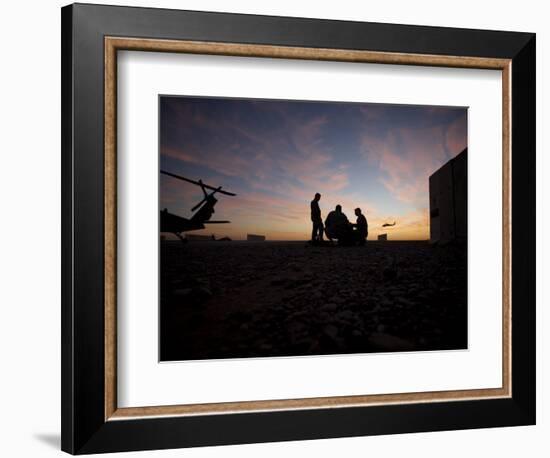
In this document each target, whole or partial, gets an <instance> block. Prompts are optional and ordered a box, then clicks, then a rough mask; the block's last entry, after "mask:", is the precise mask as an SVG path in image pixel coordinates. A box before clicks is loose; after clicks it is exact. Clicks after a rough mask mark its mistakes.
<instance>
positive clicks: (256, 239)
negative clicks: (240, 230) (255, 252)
mask: <svg viewBox="0 0 550 458" xmlns="http://www.w3.org/2000/svg"><path fill="white" fill-rule="evenodd" d="M246 240H248V241H249V242H264V241H265V235H256V234H247V236H246Z"/></svg>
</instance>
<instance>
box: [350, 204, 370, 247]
mask: <svg viewBox="0 0 550 458" xmlns="http://www.w3.org/2000/svg"><path fill="white" fill-rule="evenodd" d="M355 216H357V221H356V223H355V224H354V225H353V227H354V228H355V231H354V232H355V239H356V241H357V242H358V243H359V245H364V244H365V242H366V240H367V237H368V235H369V223H367V218H366V217H365V215H363V213H361V209H360V208H356V209H355Z"/></svg>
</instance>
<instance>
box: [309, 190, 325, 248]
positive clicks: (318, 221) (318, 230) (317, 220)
mask: <svg viewBox="0 0 550 458" xmlns="http://www.w3.org/2000/svg"><path fill="white" fill-rule="evenodd" d="M320 200H321V194H319V193H317V194H315V197H314V198H313V200H312V201H311V222H312V223H313V229H312V231H311V241H312V242H316V241H319V242H322V241H323V231H324V227H323V219H322V218H321V209H320V208H319V201H320Z"/></svg>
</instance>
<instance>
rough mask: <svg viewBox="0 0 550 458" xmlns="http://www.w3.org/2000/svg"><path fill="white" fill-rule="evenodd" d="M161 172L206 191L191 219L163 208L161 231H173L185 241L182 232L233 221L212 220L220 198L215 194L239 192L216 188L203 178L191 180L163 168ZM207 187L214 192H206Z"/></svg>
mask: <svg viewBox="0 0 550 458" xmlns="http://www.w3.org/2000/svg"><path fill="white" fill-rule="evenodd" d="M160 173H162V174H164V175H168V176H170V177H173V178H177V179H178V180H182V181H186V182H187V183H191V184H194V185H196V186H200V187H201V189H202V192H203V193H204V197H203V199H202V200H201V201H200V202H199V203H198V204H197V205H195V206H194V207H193V208H192V209H191V211H192V212H194V211H195V210H197V209H198V210H197V212H196V213H195V214H194V215H193V216H191V218H189V219H188V218H183V217H182V216H178V215H174V214H173V213H169V212H168V210H167V209H166V208H165V209H164V210H161V212H160V231H161V232H171V233H172V234H174V235H176V236H177V237H178V238H179V239H180V240H181V241H182V242H183V241H185V239H184V238H183V237H182V235H181V234H182V232H188V231H197V230H199V229H204V227H205V226H204V225H205V224H227V223H230V222H231V221H210V217H211V216H212V214H213V213H214V206H215V205H216V202H217V201H218V199H216V198H215V197H214V194H216V193H217V192H219V193H220V194H224V195H226V196H236V195H237V194H235V193H232V192H229V191H223V190H222V187H221V186H218V187H217V188H214V187H213V186H209V185H207V184H204V183H203V182H202V180H199V181H194V180H190V179H189V178H185V177H182V176H180V175H176V174H175V173H171V172H166V171H164V170H161V171H160ZM207 189H210V190H212V192H211V193H210V194H209V193H207V192H206V190H207Z"/></svg>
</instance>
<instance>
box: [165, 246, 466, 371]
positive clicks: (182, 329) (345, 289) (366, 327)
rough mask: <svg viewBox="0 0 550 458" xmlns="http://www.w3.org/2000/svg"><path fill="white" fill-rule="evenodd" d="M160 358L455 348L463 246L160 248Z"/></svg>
mask: <svg viewBox="0 0 550 458" xmlns="http://www.w3.org/2000/svg"><path fill="white" fill-rule="evenodd" d="M160 281H161V295H160V296H161V297H160V301H161V304H160V307H161V309H160V331H161V338H160V343H161V355H160V356H161V360H163V361H174V360H196V359H220V358H246V357H274V356H299V355H324V354H346V353H370V352H397V351H428V350H450V349H465V348H467V262H466V247H465V246H464V245H458V246H457V245H446V246H437V245H435V246H434V245H430V244H429V243H428V242H398V241H393V242H368V243H367V245H366V246H364V247H339V246H322V247H321V246H311V245H309V244H308V243H306V242H238V241H233V242H214V241H212V242H189V243H187V244H183V243H181V242H179V241H162V242H161V272H160Z"/></svg>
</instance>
